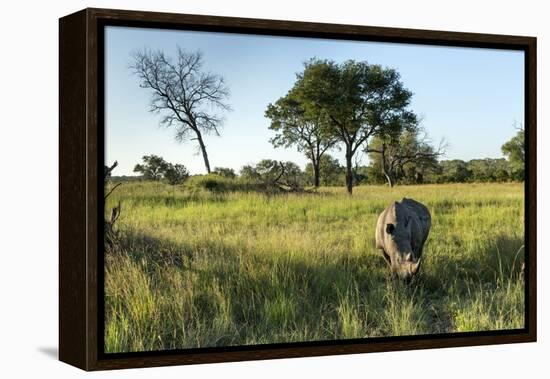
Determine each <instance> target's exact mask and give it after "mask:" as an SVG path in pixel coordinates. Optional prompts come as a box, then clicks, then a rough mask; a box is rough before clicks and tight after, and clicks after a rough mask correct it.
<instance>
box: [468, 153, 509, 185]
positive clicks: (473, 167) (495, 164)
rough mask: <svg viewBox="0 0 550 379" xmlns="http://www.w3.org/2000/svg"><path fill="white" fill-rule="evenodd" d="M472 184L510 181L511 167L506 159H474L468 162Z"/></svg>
mask: <svg viewBox="0 0 550 379" xmlns="http://www.w3.org/2000/svg"><path fill="white" fill-rule="evenodd" d="M467 167H468V170H469V171H470V172H471V176H470V178H469V179H470V180H469V181H472V182H496V181H506V180H508V179H509V174H508V172H509V170H510V168H509V165H508V162H507V161H506V160H505V159H502V158H500V159H492V158H485V159H472V160H470V161H469V162H468V165H467Z"/></svg>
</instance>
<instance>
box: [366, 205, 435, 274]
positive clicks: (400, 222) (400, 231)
mask: <svg viewBox="0 0 550 379" xmlns="http://www.w3.org/2000/svg"><path fill="white" fill-rule="evenodd" d="M431 224H432V219H431V216H430V212H429V211H428V208H426V206H425V205H423V204H421V203H419V202H418V201H415V200H413V199H407V198H403V200H401V201H395V202H393V203H392V204H390V205H389V206H388V207H387V208H386V209H385V210H384V211H383V212H382V213H380V216H378V223H377V225H376V248H378V249H381V250H382V253H383V255H384V258H385V259H386V262H387V263H388V264H389V266H390V269H391V272H392V274H393V275H397V276H399V277H400V278H402V279H405V280H407V281H409V280H410V279H411V278H412V277H413V276H414V275H415V274H416V273H417V272H418V269H419V267H420V258H421V256H422V249H423V248H424V243H425V242H426V240H427V239H428V234H429V233H430V227H431Z"/></svg>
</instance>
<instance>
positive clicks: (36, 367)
mask: <svg viewBox="0 0 550 379" xmlns="http://www.w3.org/2000/svg"><path fill="white" fill-rule="evenodd" d="M544 3H545V2H543V1H538V2H537V1H530V0H523V1H517V0H516V1H506V0H500V1H480V0H476V1H471V0H462V1H452V2H451V1H449V2H448V1H421V0H416V1H410V0H402V1H393V0H384V1H351V0H338V1H331V2H321V1H315V2H310V4H308V3H306V1H298V0H277V1H269V2H264V1H250V2H248V3H247V2H246V1H243V0H229V1H223V0H218V1H208V0H186V1H168V0H156V1H151V0H111V1H87V2H85V1H76V0H72V1H69V0H57V1H51V2H47V1H35V2H32V1H27V0H16V1H14V0H11V1H5V2H3V9H2V22H1V23H0V28H1V33H0V38H1V44H0V49H1V50H0V52H1V53H0V54H1V55H0V73H1V76H0V97H1V98H2V101H1V102H0V104H2V108H1V114H0V117H1V122H0V162H1V166H0V167H2V171H4V175H2V182H1V184H0V191H1V196H0V209H1V217H0V223H1V224H2V227H1V229H0V230H2V233H1V234H0V235H1V243H0V252H1V260H0V262H1V263H0V304H1V305H0V319H1V322H0V361H1V362H2V364H0V376H2V377H5V378H12V377H19V376H21V377H32V376H31V375H33V374H34V376H41V377H50V376H51V377H54V376H55V377H60V378H61V377H76V376H79V375H82V372H81V371H79V370H77V369H74V368H72V367H70V366H67V365H65V364H62V363H60V362H58V361H56V360H55V359H54V358H53V355H54V354H56V349H57V229H58V228H57V174H58V170H57V138H58V137H57V109H58V101H57V80H58V78H57V64H58V45H57V35H58V21H57V19H58V17H61V16H63V15H66V14H68V13H71V12H73V11H76V10H79V9H81V8H84V7H86V6H94V7H105V8H123V9H139V10H155V11H170V12H180V13H197V14H212V15H224V16H242V17H257V18H271V19H288V20H300V21H319V22H331V23H343V24H363V25H377V26H393V27H410V28H422V29H439V30H450V31H469V32H483V33H501V34H518V35H531V36H537V37H538V67H539V72H538V79H539V81H538V84H539V89H538V95H539V96H538V125H539V127H538V144H539V156H538V165H539V170H538V172H539V176H538V182H539V187H538V193H539V200H538V204H539V206H538V209H539V215H542V214H544V213H545V212H544V211H550V208H549V202H548V200H547V198H544V197H543V196H545V193H546V196H549V195H548V193H549V191H548V184H549V180H550V170H548V163H549V162H548V161H549V159H550V152H549V151H550V150H548V149H547V150H546V151H544V149H543V147H544V143H545V142H550V136H549V134H548V131H547V130H546V129H545V128H544V125H545V121H547V117H548V114H549V113H548V108H544V107H543V104H545V103H546V104H548V102H549V98H548V96H549V94H548V91H549V89H550V83H549V82H548V80H549V75H548V74H547V73H546V72H545V71H544V68H545V67H549V64H550V46H549V39H550V27H548V26H545V24H546V25H548V18H547V16H548V14H549V13H548V11H547V10H545V9H544ZM549 227H550V225H549V223H548V221H547V219H545V218H543V217H539V225H538V229H539V239H538V247H539V253H538V267H539V281H538V289H539V325H538V329H539V342H538V343H536V344H518V345H509V346H492V347H468V348H453V349H442V350H426V351H410V352H396V353H382V354H362V355H349V356H339V357H323V358H306V359H287V360H272V361H260V362H244V363H230V364H213V365H199V366H188V367H172V368H158V369H145V370H130V371H128V370H127V371H117V372H111V373H108V374H106V373H102V374H94V375H99V376H101V377H107V375H108V377H109V378H112V377H120V378H122V377H143V378H146V377H151V378H152V377H159V375H162V377H173V378H176V377H178V378H180V377H199V376H200V377H201V378H204V377H220V376H224V377H225V376H227V377H256V376H260V377H266V378H280V377H295V376H302V377H305V376H308V377H309V376H310V375H311V376H313V375H315V376H318V377H327V378H329V377H342V376H343V375H346V376H350V377H359V376H361V377H365V376H370V377H376V376H385V377H386V376H387V377H397V376H400V377H409V376H410V377H417V376H418V377H419V376H422V377H424V378H441V377H444V378H446V379H450V378H462V379H463V378H470V377H471V378H473V377H499V378H519V377H533V378H534V377H541V374H540V373H542V372H546V373H548V368H547V367H548V366H547V361H546V360H548V352H546V354H544V351H545V350H546V349H548V347H549V343H548V338H549V329H548V324H545V323H544V322H542V320H544V319H547V318H548V307H549V301H548V299H544V296H545V295H546V294H547V293H548V286H549V280H548V276H550V273H549V272H547V271H548V270H547V269H548V258H547V256H546V252H548V249H549V248H550V242H549V240H548V230H549ZM546 297H547V296H546Z"/></svg>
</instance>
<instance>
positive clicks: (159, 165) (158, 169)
mask: <svg viewBox="0 0 550 379" xmlns="http://www.w3.org/2000/svg"><path fill="white" fill-rule="evenodd" d="M142 160H143V164H141V163H138V164H136V165H135V167H134V172H138V173H140V174H141V175H142V176H143V178H144V179H146V180H153V181H158V180H161V179H162V177H163V175H164V172H165V171H166V169H167V168H168V163H167V162H166V161H165V160H164V159H163V158H162V157H159V156H158V155H144V156H143V158H142Z"/></svg>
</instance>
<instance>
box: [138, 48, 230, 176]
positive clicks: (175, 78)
mask: <svg viewBox="0 0 550 379" xmlns="http://www.w3.org/2000/svg"><path fill="white" fill-rule="evenodd" d="M132 58H133V61H132V64H131V65H130V68H131V69H132V70H133V72H134V74H135V75H136V76H137V77H138V78H139V79H140V87H141V88H146V89H150V90H151V104H150V111H151V112H155V113H161V114H162V115H163V118H162V119H161V121H160V124H161V125H162V126H165V127H175V128H176V140H177V141H179V142H183V141H185V140H187V139H190V140H196V141H197V143H198V147H199V150H200V152H201V153H202V157H203V159H204V165H205V167H206V171H207V172H208V173H210V162H209V160H208V154H207V152H206V145H205V143H204V137H203V133H204V134H209V133H214V134H215V135H219V134H220V133H219V129H220V127H221V125H222V122H223V117H222V116H221V115H219V114H216V113H215V112H216V111H229V110H230V109H231V108H230V106H229V105H228V104H227V103H225V101H226V99H227V98H228V97H229V89H228V87H227V86H226V84H225V81H224V79H223V77H221V76H220V75H217V74H214V73H211V72H204V71H203V69H202V66H203V58H202V54H201V53H200V52H198V51H197V52H187V51H185V50H183V49H181V48H180V47H178V48H177V54H176V59H175V60H174V59H172V58H171V57H168V56H166V55H165V54H164V52H163V51H161V50H158V51H154V52H153V51H151V50H148V49H144V50H141V51H137V52H134V53H133V54H132Z"/></svg>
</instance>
